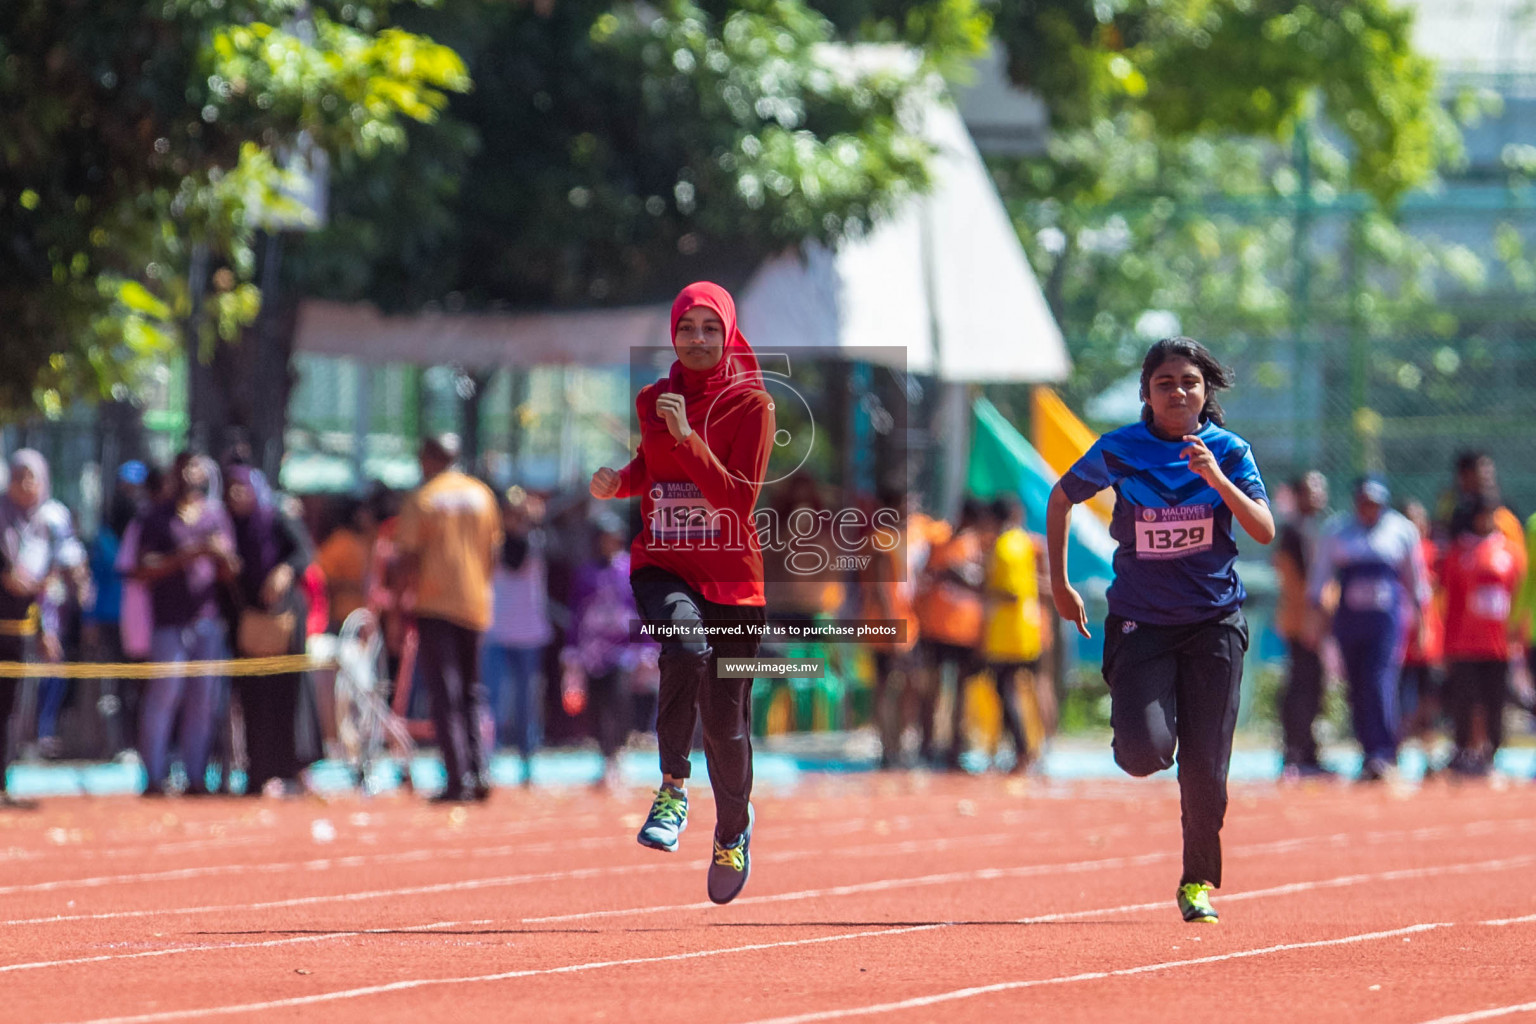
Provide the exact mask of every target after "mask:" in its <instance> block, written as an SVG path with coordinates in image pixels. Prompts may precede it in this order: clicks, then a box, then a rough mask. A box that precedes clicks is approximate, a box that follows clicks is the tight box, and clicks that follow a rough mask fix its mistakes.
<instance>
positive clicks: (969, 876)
mask: <svg viewBox="0 0 1536 1024" xmlns="http://www.w3.org/2000/svg"><path fill="white" fill-rule="evenodd" d="M1376 835H1377V836H1378V837H1381V838H1382V839H1383V841H1385V839H1386V837H1388V836H1389V835H1390V834H1389V833H1376ZM1402 835H1404V833H1397V834H1396V836H1397V838H1401V837H1402ZM1347 837H1348V833H1338V834H1335V835H1329V836H1313V837H1310V838H1307V837H1303V838H1298V839H1282V840H1278V841H1276V842H1272V843H1255V844H1251V845H1248V846H1237V847H1233V848H1232V849H1231V850H1229V851H1228V852H1229V853H1230V854H1246V855H1255V854H1267V853H1289V852H1292V851H1294V850H1297V849H1301V848H1303V847H1307V846H1316V845H1339V844H1340V842H1341V841H1342V840H1343V839H1346V838H1347ZM1179 856H1181V854H1180V853H1179V851H1177V850H1165V851H1162V852H1159V853H1144V854H1141V855H1139V856H1135V857H1107V858H1104V859H1102V860H1091V861H1075V862H1072V863H1066V864H1029V865H1025V866H1022V867H1015V868H980V869H977V870H973V871H945V872H941V873H938V874H929V875H917V876H915V877H909V878H885V879H880V880H878V881H873V882H858V883H853V884H849V885H838V886H830V887H828V888H823V889H801V890H797V891H794V892H784V893H776V894H774V895H771V896H746V897H742V898H741V899H738V900H736V901H735V905H749V904H763V903H786V902H795V901H798V900H810V899H821V898H823V897H827V896H852V895H856V894H858V893H866V892H884V891H887V890H890V889H906V888H917V887H922V886H929V885H947V884H949V883H951V882H986V881H995V880H997V879H1005V878H1033V877H1038V876H1041V875H1052V874H1075V873H1079V872H1083V871H1099V870H1106V869H1107V870H1113V869H1117V868H1134V867H1148V866H1150V865H1153V864H1160V863H1163V862H1166V861H1170V860H1175V859H1177V858H1178V857H1179ZM1517 859H1518V858H1517ZM1362 877H1367V876H1362ZM1368 877H1374V876H1368ZM1409 877H1418V876H1416V875H1414V876H1409ZM1297 891H1299V890H1297ZM1226 898H1228V899H1230V898H1232V897H1226ZM1158 905H1159V906H1160V905H1161V904H1158ZM713 906H714V904H712V903H708V902H698V903H669V904H661V905H655V904H653V905H651V906H644V907H625V908H618V909H607V910H588V911H583V912H579V913H571V914H550V915H545V916H542V917H525V918H523V919H522V923H523V924H555V923H558V922H565V921H586V920H592V919H594V918H600V917H629V916H638V915H643V914H667V913H673V912H675V911H684V910H708V909H710V908H711V907H713ZM1139 906H1140V905H1138V907H1139ZM1107 912H1108V913H1116V912H1117V911H1114V910H1111V911H1107ZM1091 913H1098V911H1094V912H1091ZM1032 920H1033V919H1032ZM1047 920H1048V919H1047Z"/></svg>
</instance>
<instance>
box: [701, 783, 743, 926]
mask: <svg viewBox="0 0 1536 1024" xmlns="http://www.w3.org/2000/svg"><path fill="white" fill-rule="evenodd" d="M753 817H754V815H753V813H752V805H751V804H750V803H749V804H747V828H746V831H744V832H742V833H741V835H739V836H737V837H736V838H734V839H732V840H731V841H730V842H729V843H722V842H721V841H720V837H719V836H718V835H717V836H715V860H714V863H712V864H710V866H709V877H708V879H706V882H707V886H706V887H707V888H708V890H709V898H710V901H711V902H713V903H729V902H731V900H733V899H735V898H736V896H737V894H738V893H740V892H741V890H742V888H743V887H744V886H745V885H746V884H747V876H748V875H750V874H751V873H752V822H753Z"/></svg>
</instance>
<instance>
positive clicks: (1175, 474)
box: [1061, 421, 1269, 626]
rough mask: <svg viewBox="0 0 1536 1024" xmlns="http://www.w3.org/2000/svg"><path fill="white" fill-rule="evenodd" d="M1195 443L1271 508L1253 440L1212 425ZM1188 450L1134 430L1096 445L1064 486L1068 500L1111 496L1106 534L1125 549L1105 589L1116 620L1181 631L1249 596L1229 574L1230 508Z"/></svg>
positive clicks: (1142, 428) (1232, 550)
mask: <svg viewBox="0 0 1536 1024" xmlns="http://www.w3.org/2000/svg"><path fill="white" fill-rule="evenodd" d="M1199 436H1200V440H1202V441H1204V442H1205V446H1206V447H1207V448H1209V449H1210V450H1211V453H1212V454H1213V455H1215V456H1216V462H1217V464H1218V465H1220V466H1221V471H1222V472H1223V473H1224V474H1226V477H1227V479H1228V480H1231V481H1232V483H1233V484H1235V485H1236V486H1237V488H1238V490H1240V491H1242V492H1243V493H1244V494H1246V495H1248V496H1249V497H1250V498H1253V499H1255V500H1257V501H1264V502H1268V501H1269V495H1268V493H1267V492H1266V491H1265V490H1264V481H1263V480H1262V479H1260V477H1259V467H1258V466H1257V465H1256V464H1255V463H1254V461H1253V451H1252V450H1251V449H1250V448H1249V446H1248V442H1247V441H1244V440H1243V439H1242V438H1240V437H1238V436H1237V435H1236V434H1234V433H1232V432H1231V431H1229V430H1225V429H1223V428H1221V427H1218V426H1217V425H1216V424H1214V423H1212V422H1210V421H1206V423H1205V424H1203V425H1202V426H1201V428H1200V435H1199ZM1188 446H1189V445H1188V443H1187V442H1185V441H1164V440H1163V439H1162V438H1160V437H1158V436H1157V435H1156V434H1154V433H1152V431H1151V429H1150V428H1149V427H1148V426H1147V425H1146V424H1145V423H1134V424H1132V425H1130V426H1128V427H1121V428H1120V429H1119V430H1115V431H1111V432H1110V433H1108V434H1105V435H1104V436H1103V437H1101V438H1099V439H1098V440H1097V441H1095V442H1094V444H1093V447H1092V448H1090V449H1088V451H1087V452H1086V453H1085V454H1084V455H1083V457H1082V458H1081V459H1078V460H1077V462H1076V463H1075V464H1074V465H1073V466H1072V468H1071V469H1069V470H1068V471H1067V472H1066V474H1065V475H1064V476H1062V478H1061V489H1062V492H1063V493H1064V494H1066V496H1067V497H1068V498H1070V499H1071V500H1072V501H1073V502H1081V501H1087V500H1088V499H1089V498H1091V497H1093V496H1094V495H1095V494H1097V493H1098V492H1099V491H1102V490H1103V489H1104V488H1106V487H1113V488H1114V489H1115V513H1114V516H1113V518H1112V519H1111V520H1110V526H1109V534H1110V536H1111V537H1113V538H1114V539H1115V540H1116V541H1117V542H1118V543H1119V546H1118V547H1117V548H1116V549H1115V579H1114V582H1113V583H1111V584H1110V586H1109V612H1110V614H1111V615H1118V616H1121V617H1122V618H1126V619H1133V620H1135V621H1137V622H1145V623H1148V624H1150V625H1156V626H1181V625H1188V624H1190V623H1195V622H1205V621H1208V620H1210V619H1214V618H1219V617H1220V616H1222V615H1224V614H1226V613H1228V612H1230V611H1231V610H1232V609H1233V608H1235V607H1237V606H1238V605H1240V604H1242V603H1243V599H1244V598H1245V597H1246V596H1247V594H1246V592H1244V590H1243V583H1242V581H1241V580H1239V579H1238V578H1237V573H1236V572H1235V571H1234V570H1233V563H1234V562H1236V561H1237V542H1236V541H1235V540H1234V539H1233V537H1232V510H1231V509H1230V508H1228V507H1227V505H1226V502H1224V501H1222V500H1221V496H1220V495H1219V494H1217V493H1216V491H1215V489H1214V488H1212V487H1211V486H1210V485H1209V484H1207V483H1206V482H1205V481H1204V480H1202V479H1201V478H1200V477H1199V476H1197V475H1195V474H1194V473H1191V472H1190V471H1189V462H1188V460H1187V459H1182V458H1180V457H1179V453H1180V452H1181V451H1183V450H1184V449H1185V448H1187V447H1188Z"/></svg>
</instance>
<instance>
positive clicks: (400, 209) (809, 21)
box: [295, 0, 987, 309]
mask: <svg viewBox="0 0 1536 1024" xmlns="http://www.w3.org/2000/svg"><path fill="white" fill-rule="evenodd" d="M878 8H879V4H878V3H877V4H875V5H872V6H870V7H869V8H868V9H865V8H856V7H855V6H854V5H853V4H848V5H847V6H846V9H844V10H843V11H842V16H843V18H844V21H845V24H844V26H843V27H844V31H842V32H839V27H838V25H835V24H834V23H833V22H831V21H829V20H828V19H827V18H826V17H823V16H822V14H821V13H818V11H817V10H816V9H814V8H813V7H811V6H807V5H806V4H805V3H803V2H801V0H746V2H739V0H733V2H729V3H724V2H719V3H708V4H705V5H704V6H696V5H694V4H693V3H691V2H688V0H667V2H664V3H659V4H656V5H651V6H640V5H632V4H629V3H613V2H612V0H569V2H565V0H562V2H559V3H554V4H551V5H548V7H547V8H543V9H541V8H539V7H537V6H533V7H530V6H519V5H509V4H505V3H500V2H491V0H473V2H471V0H466V2H464V3H461V4H456V5H452V6H451V7H445V8H443V9H441V10H438V11H424V12H421V13H420V14H419V15H418V16H417V17H416V18H415V19H414V20H413V21H412V22H411V23H410V24H411V25H412V26H413V27H415V28H417V29H418V30H420V31H424V32H428V33H429V34H431V35H432V36H433V37H434V38H438V39H442V40H444V41H445V42H447V43H449V44H450V45H452V46H454V47H455V48H456V49H457V50H458V51H459V52H461V53H463V54H464V55H465V57H466V59H467V60H468V62H469V65H470V69H471V74H472V76H473V78H474V80H475V89H474V91H473V92H472V93H470V94H468V95H465V96H462V97H456V98H455V99H454V100H453V101H452V103H451V104H450V108H449V112H448V116H446V117H445V118H444V119H443V120H442V121H441V122H440V123H439V124H437V125H435V126H433V127H431V128H427V129H423V130H420V131H418V132H417V133H416V134H417V135H418V136H420V137H422V138H423V139H426V138H430V139H431V140H432V141H430V142H424V143H423V144H419V145H413V146H412V147H410V149H408V150H407V151H406V152H405V153H404V154H403V155H402V156H400V157H386V158H384V159H382V160H369V161H362V160H348V161H345V162H344V164H343V165H342V166H341V167H340V169H339V173H338V176H337V181H336V188H335V193H334V194H335V218H334V222H333V225H332V227H331V229H330V230H329V231H328V232H326V233H325V234H324V235H322V236H320V237H317V238H315V239H312V240H310V241H309V242H308V243H306V244H305V246H304V249H303V252H302V254H301V255H300V256H299V258H298V260H297V261H296V264H295V265H296V274H297V276H298V278H299V281H300V285H301V287H303V288H304V289H306V290H307V291H309V292H310V293H312V294H320V295H326V296H331V297H336V298H346V299H355V298H368V299H371V300H373V301H375V302H378V303H379V304H380V305H383V306H385V307H386V308H393V309H401V308H415V307H419V306H420V305H421V304H423V303H425V302H430V301H436V300H445V301H446V302H447V303H448V304H450V306H455V307H456V306H459V305H463V306H468V307H470V308H484V307H488V306H494V305H497V304H501V303H509V304H514V305H542V304H550V303H554V304H566V305H570V304H578V305H579V304H588V303H604V302H608V303H616V302H632V301H638V300H642V299H653V298H655V297H657V296H659V295H662V294H665V293H666V292H667V291H668V290H670V289H672V288H675V287H676V285H677V283H678V282H679V280H682V279H686V278H687V277H689V276H704V275H709V276H717V277H721V278H725V279H730V278H731V277H732V276H733V275H739V274H742V273H745V272H747V271H749V270H750V269H751V267H752V266H753V265H755V263H756V262H757V261H758V260H760V259H761V258H762V257H763V256H764V255H765V254H767V253H770V252H774V251H777V250H779V249H781V248H783V247H785V246H788V245H792V244H796V243H800V242H803V241H806V240H809V239H819V240H825V241H831V240H835V239H837V238H839V237H842V236H843V235H844V234H847V233H850V232H859V231H863V230H866V229H867V228H868V227H869V226H870V225H871V224H873V223H874V222H875V221H877V220H878V219H879V218H880V217H881V216H882V215H884V214H885V213H886V212H887V211H889V210H890V209H891V208H892V207H893V206H894V204H896V203H898V202H900V201H901V200H902V198H904V197H905V196H907V195H909V194H910V193H911V192H913V191H914V190H916V189H921V188H923V187H924V186H925V184H926V181H927V178H926V160H927V157H928V147H927V146H926V144H925V143H923V141H922V140H921V138H920V137H919V136H918V134H917V133H916V131H915V125H914V123H913V121H912V114H913V112H914V110H915V108H916V103H917V101H919V100H921V99H924V98H926V96H927V95H928V94H929V93H930V91H931V90H932V89H934V88H935V87H936V83H935V81H934V75H935V74H937V73H939V72H941V71H942V70H943V69H944V68H945V67H947V66H952V65H956V64H957V63H958V61H959V59H960V57H961V56H964V55H971V54H974V53H976V52H978V51H979V49H980V47H981V45H982V43H983V40H984V37H985V30H986V24H987V22H986V17H985V15H984V14H982V13H981V12H980V11H979V10H978V9H977V8H976V6H975V5H974V3H973V2H972V0H927V2H925V3H922V4H917V5H904V6H899V7H898V6H895V5H892V6H891V11H889V12H885V11H882V10H880V9H878ZM868 39H880V40H888V41H897V42H907V43H914V44H917V45H916V48H915V49H913V50H910V51H908V52H893V51H891V50H884V51H881V50H869V49H865V50H861V51H860V52H859V54H858V55H857V58H856V59H855V60H853V61H850V60H849V58H848V54H847V52H846V51H845V50H839V51H832V50H830V49H829V45H831V44H835V43H838V42H846V41H849V40H868ZM402 204H403V205H402ZM402 213H403V215H402Z"/></svg>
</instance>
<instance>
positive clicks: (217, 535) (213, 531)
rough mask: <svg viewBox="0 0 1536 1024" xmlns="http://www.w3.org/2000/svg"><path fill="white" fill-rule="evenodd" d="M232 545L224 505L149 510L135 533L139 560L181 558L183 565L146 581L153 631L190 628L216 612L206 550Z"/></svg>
mask: <svg viewBox="0 0 1536 1024" xmlns="http://www.w3.org/2000/svg"><path fill="white" fill-rule="evenodd" d="M217 543H222V544H223V545H224V546H225V548H226V550H230V551H233V550H234V546H235V534H234V527H233V526H232V525H231V524H230V521H229V514H228V513H227V512H225V511H224V506H222V505H216V504H214V503H213V502H211V501H203V502H201V503H199V504H198V505H197V506H195V507H194V508H189V509H183V510H178V508H177V506H175V505H172V504H164V505H159V506H156V507H155V508H153V509H151V510H150V512H149V514H148V515H146V516H145V517H144V522H143V526H142V527H141V528H140V530H139V548H138V550H139V562H140V564H143V562H144V560H145V559H146V558H149V557H152V556H156V555H159V556H168V555H169V556H176V555H180V556H182V567H181V568H180V569H179V570H173V571H171V572H169V573H167V574H166V575H164V576H161V577H160V578H159V579H156V580H154V581H152V582H151V584H150V588H149V602H150V610H151V613H152V615H153V616H154V623H155V629H156V630H157V631H158V630H161V629H165V628H169V627H172V626H175V627H184V626H190V625H192V624H193V623H195V622H198V621H199V620H202V619H211V618H217V617H218V614H219V600H218V598H219V591H218V583H219V560H218V558H217V556H216V555H215V554H214V553H213V551H212V550H210V546H211V545H214V544H217Z"/></svg>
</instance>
